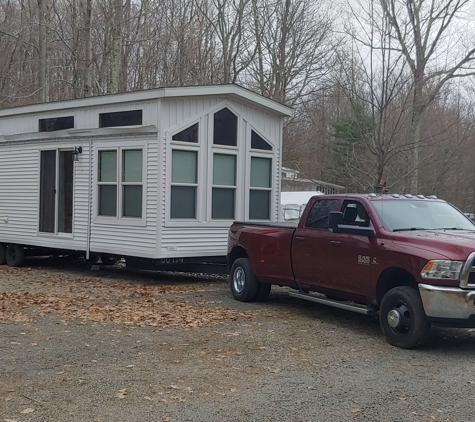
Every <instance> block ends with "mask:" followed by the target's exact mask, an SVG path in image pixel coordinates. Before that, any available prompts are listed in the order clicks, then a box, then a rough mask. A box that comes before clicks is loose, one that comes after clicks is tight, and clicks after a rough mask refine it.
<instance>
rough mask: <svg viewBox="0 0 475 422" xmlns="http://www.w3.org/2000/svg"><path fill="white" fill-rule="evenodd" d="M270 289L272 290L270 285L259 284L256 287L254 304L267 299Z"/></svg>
mask: <svg viewBox="0 0 475 422" xmlns="http://www.w3.org/2000/svg"><path fill="white" fill-rule="evenodd" d="M271 288H272V284H269V283H259V284H258V285H257V294H256V302H265V301H266V300H267V298H268V297H269V294H270V289H271Z"/></svg>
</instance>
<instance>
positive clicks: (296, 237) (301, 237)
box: [294, 236, 305, 242]
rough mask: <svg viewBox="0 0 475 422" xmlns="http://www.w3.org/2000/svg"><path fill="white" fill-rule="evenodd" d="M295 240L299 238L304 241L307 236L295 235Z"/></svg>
mask: <svg viewBox="0 0 475 422" xmlns="http://www.w3.org/2000/svg"><path fill="white" fill-rule="evenodd" d="M294 239H295V240H298V241H299V242H303V241H304V240H305V236H295V237H294Z"/></svg>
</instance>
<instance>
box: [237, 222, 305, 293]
mask: <svg viewBox="0 0 475 422" xmlns="http://www.w3.org/2000/svg"><path fill="white" fill-rule="evenodd" d="M294 232H295V225H292V224H275V223H274V224H266V223H265V224H256V223H253V224H249V223H234V224H233V226H232V227H231V229H230V231H229V237H230V239H229V240H230V242H231V243H232V244H233V245H234V246H242V247H243V248H244V249H245V250H246V251H247V254H248V256H249V259H250V261H251V267H252V270H253V272H254V274H255V275H256V276H257V278H258V279H259V281H262V282H268V283H272V284H280V285H286V286H292V287H296V284H295V281H294V274H293V271H292V262H291V252H290V249H291V246H292V238H293V235H294Z"/></svg>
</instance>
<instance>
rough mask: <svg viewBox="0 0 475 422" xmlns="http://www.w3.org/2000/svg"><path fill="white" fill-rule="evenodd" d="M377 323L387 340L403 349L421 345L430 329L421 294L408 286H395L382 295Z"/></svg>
mask: <svg viewBox="0 0 475 422" xmlns="http://www.w3.org/2000/svg"><path fill="white" fill-rule="evenodd" d="M379 323H380V325H381V328H382V330H383V333H384V335H385V336H386V339H387V341H388V342H389V343H390V344H392V345H393V346H396V347H401V348H403V349H416V348H418V347H420V346H422V345H423V344H424V342H425V341H426V339H427V337H428V334H429V330H430V323H429V321H428V319H427V317H426V314H425V312H424V307H423V306H422V300H421V296H420V295H419V292H418V291H417V290H416V289H414V288H412V287H409V286H401V287H395V288H394V289H391V290H389V291H388V292H387V293H386V294H385V295H384V297H383V300H382V301H381V306H380V310H379Z"/></svg>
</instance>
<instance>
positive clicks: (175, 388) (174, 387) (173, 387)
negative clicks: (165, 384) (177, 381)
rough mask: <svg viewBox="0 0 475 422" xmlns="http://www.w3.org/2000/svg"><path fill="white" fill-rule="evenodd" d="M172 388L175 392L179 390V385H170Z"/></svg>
mask: <svg viewBox="0 0 475 422" xmlns="http://www.w3.org/2000/svg"><path fill="white" fill-rule="evenodd" d="M170 388H171V389H173V390H178V385H170Z"/></svg>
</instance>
